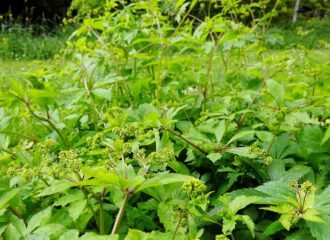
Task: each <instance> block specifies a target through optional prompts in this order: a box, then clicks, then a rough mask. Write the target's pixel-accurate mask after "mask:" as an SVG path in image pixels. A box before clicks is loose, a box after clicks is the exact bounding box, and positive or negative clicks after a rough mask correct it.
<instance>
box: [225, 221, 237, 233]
mask: <svg viewBox="0 0 330 240" xmlns="http://www.w3.org/2000/svg"><path fill="white" fill-rule="evenodd" d="M222 224H223V225H222V232H223V233H224V234H226V235H230V234H231V233H232V232H233V231H234V229H235V226H236V221H235V219H233V218H230V219H227V218H225V219H223V223H222Z"/></svg>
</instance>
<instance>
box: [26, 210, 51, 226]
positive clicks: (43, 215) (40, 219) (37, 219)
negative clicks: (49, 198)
mask: <svg viewBox="0 0 330 240" xmlns="http://www.w3.org/2000/svg"><path fill="white" fill-rule="evenodd" d="M51 213H52V207H48V208H46V209H44V210H42V211H41V212H38V213H37V214H35V215H33V216H32V218H31V219H30V220H29V222H28V226H27V231H28V232H32V231H33V230H34V229H36V228H37V227H40V226H42V225H45V224H46V223H47V221H48V220H49V218H50V217H51Z"/></svg>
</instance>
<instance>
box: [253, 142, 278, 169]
mask: <svg viewBox="0 0 330 240" xmlns="http://www.w3.org/2000/svg"><path fill="white" fill-rule="evenodd" d="M250 153H251V154H254V155H255V156H256V157H257V158H258V159H261V160H262V162H263V164H265V165H266V166H268V165H270V164H272V163H273V161H274V159H273V158H272V157H271V156H269V155H268V153H267V151H266V150H265V149H263V148H260V147H259V146H258V142H255V143H253V144H252V145H251V147H250Z"/></svg>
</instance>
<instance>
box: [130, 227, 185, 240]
mask: <svg viewBox="0 0 330 240" xmlns="http://www.w3.org/2000/svg"><path fill="white" fill-rule="evenodd" d="M172 237H173V233H170V232H167V233H162V232H158V231H153V232H151V233H146V232H142V231H140V230H136V229H130V230H129V231H128V234H127V235H126V237H125V240H152V239H157V240H169V239H171V238H172ZM177 239H178V240H179V239H180V238H177Z"/></svg>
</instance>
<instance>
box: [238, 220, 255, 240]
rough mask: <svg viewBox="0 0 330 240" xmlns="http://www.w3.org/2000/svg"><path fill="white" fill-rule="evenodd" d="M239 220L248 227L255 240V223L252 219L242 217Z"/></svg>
mask: <svg viewBox="0 0 330 240" xmlns="http://www.w3.org/2000/svg"><path fill="white" fill-rule="evenodd" d="M238 219H239V220H240V221H241V222H243V223H244V224H245V225H246V226H247V228H248V229H249V231H250V232H251V235H252V237H253V238H254V222H253V221H252V219H251V218H250V217H249V216H248V215H240V216H239V217H238Z"/></svg>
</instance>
